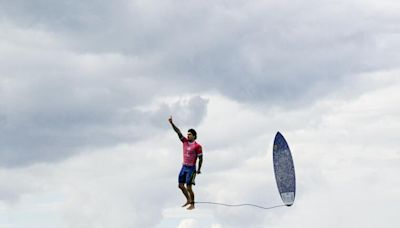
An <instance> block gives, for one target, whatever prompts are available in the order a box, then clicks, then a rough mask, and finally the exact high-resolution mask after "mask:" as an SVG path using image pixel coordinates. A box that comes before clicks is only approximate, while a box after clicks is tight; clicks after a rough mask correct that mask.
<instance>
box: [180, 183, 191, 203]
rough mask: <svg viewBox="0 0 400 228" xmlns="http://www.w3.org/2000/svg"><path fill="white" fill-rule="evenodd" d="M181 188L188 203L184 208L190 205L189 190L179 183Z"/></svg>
mask: <svg viewBox="0 0 400 228" xmlns="http://www.w3.org/2000/svg"><path fill="white" fill-rule="evenodd" d="M179 188H180V189H181V190H182V193H183V195H185V197H186V203H185V204H184V205H182V207H186V206H187V205H189V204H190V196H189V193H188V190H187V189H186V188H185V185H184V184H183V183H179Z"/></svg>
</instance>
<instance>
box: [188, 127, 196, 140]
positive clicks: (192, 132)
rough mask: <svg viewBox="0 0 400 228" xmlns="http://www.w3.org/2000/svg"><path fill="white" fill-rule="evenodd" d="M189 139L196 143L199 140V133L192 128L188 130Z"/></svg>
mask: <svg viewBox="0 0 400 228" xmlns="http://www.w3.org/2000/svg"><path fill="white" fill-rule="evenodd" d="M187 137H188V140H189V141H194V140H196V139H197V132H196V131H195V130H194V129H193V128H191V129H189V130H188V133H187Z"/></svg>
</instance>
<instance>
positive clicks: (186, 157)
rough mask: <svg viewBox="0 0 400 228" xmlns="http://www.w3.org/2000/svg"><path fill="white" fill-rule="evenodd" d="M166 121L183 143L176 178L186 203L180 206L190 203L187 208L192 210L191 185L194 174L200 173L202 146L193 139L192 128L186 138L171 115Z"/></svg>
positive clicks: (194, 135) (195, 136)
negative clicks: (180, 161)
mask: <svg viewBox="0 0 400 228" xmlns="http://www.w3.org/2000/svg"><path fill="white" fill-rule="evenodd" d="M168 121H169V123H170V124H171V126H172V128H173V129H174V130H175V132H176V133H177V134H178V136H179V139H180V140H181V141H182V143H183V164H182V169H181V171H180V172H179V178H178V181H179V188H180V189H181V190H182V192H183V194H184V195H185V197H186V203H185V204H184V205H182V207H186V206H188V205H190V206H189V207H188V208H187V209H188V210H193V209H194V203H195V201H194V193H193V190H192V185H194V184H195V183H194V179H195V177H196V174H200V173H201V171H200V170H201V165H202V164H203V153H202V148H201V145H200V144H198V143H197V142H196V141H195V140H196V138H197V133H196V131H195V130H194V129H189V130H188V133H187V138H185V137H184V136H183V135H182V133H181V131H180V130H179V128H177V127H176V126H175V124H174V123H173V121H172V116H170V117H169V118H168ZM197 157H198V158H199V166H198V169H197V171H196V161H197ZM185 184H186V186H185Z"/></svg>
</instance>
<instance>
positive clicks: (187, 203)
mask: <svg viewBox="0 0 400 228" xmlns="http://www.w3.org/2000/svg"><path fill="white" fill-rule="evenodd" d="M189 204H190V202H186V203H185V204H183V205H182V207H186V206H187V205H189Z"/></svg>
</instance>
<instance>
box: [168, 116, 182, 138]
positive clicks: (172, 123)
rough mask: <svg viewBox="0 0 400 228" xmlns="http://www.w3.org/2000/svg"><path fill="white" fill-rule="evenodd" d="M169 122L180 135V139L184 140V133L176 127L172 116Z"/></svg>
mask: <svg viewBox="0 0 400 228" xmlns="http://www.w3.org/2000/svg"><path fill="white" fill-rule="evenodd" d="M168 121H169V123H170V124H171V126H172V128H173V129H174V131H175V132H176V134H178V137H179V139H182V138H183V135H182V132H181V130H179V128H178V127H177V126H175V124H174V122H173V121H172V116H170V117H169V118H168Z"/></svg>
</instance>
